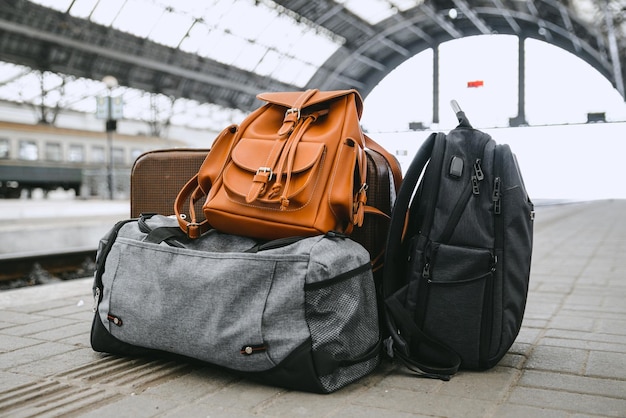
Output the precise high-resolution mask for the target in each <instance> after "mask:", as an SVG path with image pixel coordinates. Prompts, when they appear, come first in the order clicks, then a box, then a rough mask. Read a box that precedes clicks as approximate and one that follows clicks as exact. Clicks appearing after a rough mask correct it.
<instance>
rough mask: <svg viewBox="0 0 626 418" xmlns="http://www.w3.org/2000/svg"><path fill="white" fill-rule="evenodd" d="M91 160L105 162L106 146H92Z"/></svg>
mask: <svg viewBox="0 0 626 418" xmlns="http://www.w3.org/2000/svg"><path fill="white" fill-rule="evenodd" d="M91 161H92V162H94V163H103V162H105V161H106V158H105V154H104V147H92V148H91Z"/></svg>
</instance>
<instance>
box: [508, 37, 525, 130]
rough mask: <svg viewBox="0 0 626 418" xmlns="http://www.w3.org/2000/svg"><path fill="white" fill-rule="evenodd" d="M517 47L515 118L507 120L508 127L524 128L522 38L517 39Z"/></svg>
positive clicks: (523, 53)
mask: <svg viewBox="0 0 626 418" xmlns="http://www.w3.org/2000/svg"><path fill="white" fill-rule="evenodd" d="M517 39H518V47H517V116H516V117H514V118H509V126H524V125H528V122H526V47H525V42H524V41H525V40H526V38H525V37H523V36H519V37H518V38H517Z"/></svg>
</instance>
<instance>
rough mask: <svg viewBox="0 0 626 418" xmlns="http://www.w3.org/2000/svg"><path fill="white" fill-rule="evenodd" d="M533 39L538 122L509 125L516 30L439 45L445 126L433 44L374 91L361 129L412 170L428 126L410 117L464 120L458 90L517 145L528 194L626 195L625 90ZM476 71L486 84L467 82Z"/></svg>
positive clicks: (529, 54) (530, 56)
mask: <svg viewBox="0 0 626 418" xmlns="http://www.w3.org/2000/svg"><path fill="white" fill-rule="evenodd" d="M526 42H527V43H526V120H527V122H528V123H529V125H531V126H532V127H523V128H508V121H509V118H511V117H515V116H516V115H517V59H518V58H517V38H515V37H513V36H505V35H497V36H480V37H470V38H463V39H460V40H456V41H451V42H448V43H445V44H442V45H441V47H440V67H439V68H440V81H439V82H440V110H439V115H440V121H441V123H440V124H439V125H438V126H431V122H432V51H430V50H429V51H425V52H423V53H421V54H419V55H417V56H415V57H414V58H412V59H411V60H409V61H407V62H405V63H404V64H402V65H401V66H400V67H398V68H397V69H396V70H395V71H394V72H393V73H391V74H390V75H389V76H388V77H386V78H385V79H384V80H383V81H382V82H381V83H380V84H379V85H378V86H377V87H376V88H375V89H374V90H373V91H372V93H370V95H369V96H368V97H367V99H366V100H365V109H364V113H363V118H362V120H361V121H362V124H363V126H364V128H365V129H366V130H367V131H368V132H369V133H370V135H371V136H372V137H373V138H374V139H377V140H378V141H379V142H381V144H383V145H384V146H386V147H387V148H388V149H389V150H390V151H391V152H394V153H396V155H397V157H398V159H399V160H400V162H401V163H402V165H403V167H404V168H405V169H406V168H407V166H408V164H410V162H411V160H412V158H413V156H414V155H415V152H416V151H417V149H418V147H419V145H420V144H421V142H423V140H424V139H426V137H427V136H428V134H429V132H428V131H415V132H410V131H408V124H409V122H422V123H423V124H424V125H425V126H426V127H429V126H430V128H431V129H432V130H435V131H436V130H441V131H444V132H447V131H448V130H450V129H452V128H453V127H454V126H455V125H456V124H457V121H456V117H455V115H454V113H453V111H452V109H451V107H450V105H449V102H450V100H452V99H455V100H457V101H458V102H459V104H460V105H461V107H462V108H463V110H464V111H465V113H466V114H467V116H468V118H469V120H470V122H471V123H472V125H473V126H474V127H475V128H479V129H482V130H485V131H487V132H488V133H489V134H491V135H492V137H493V138H494V139H495V140H496V141H497V142H498V143H508V144H509V145H511V148H512V150H513V151H514V152H515V153H516V154H517V157H518V160H519V163H520V166H521V169H522V174H523V176H524V180H525V183H526V187H527V189H528V192H529V194H530V196H531V198H533V199H574V200H581V199H582V200H587V199H606V198H621V199H626V185H625V184H626V182H625V181H624V180H626V175H625V174H624V162H623V159H624V156H625V155H626V103H625V102H624V99H623V98H622V97H621V96H620V94H619V93H618V92H617V90H615V89H614V88H613V87H612V86H611V84H610V83H609V82H608V81H607V80H606V79H605V78H604V77H603V76H602V75H601V74H600V73H598V72H597V71H596V70H595V69H593V68H592V67H591V66H589V65H588V64H587V63H585V62H584V61H582V60H581V59H579V58H577V57H575V56H574V55H572V54H570V53H568V52H566V51H564V50H562V49H560V48H557V47H555V46H552V45H550V44H547V43H544V42H540V41H536V40H527V41H526ZM474 80H483V81H484V87H479V88H468V87H467V82H468V81H474ZM589 112H605V113H606V119H607V121H608V122H612V123H600V124H586V123H585V122H586V121H587V113H589ZM544 125H551V126H544ZM492 128H495V129H492Z"/></svg>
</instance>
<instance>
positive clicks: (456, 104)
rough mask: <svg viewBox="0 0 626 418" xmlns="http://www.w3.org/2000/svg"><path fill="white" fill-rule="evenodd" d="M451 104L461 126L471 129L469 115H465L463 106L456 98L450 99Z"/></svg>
mask: <svg viewBox="0 0 626 418" xmlns="http://www.w3.org/2000/svg"><path fill="white" fill-rule="evenodd" d="M450 106H451V107H452V111H454V114H455V115H456V118H457V119H458V120H459V127H462V128H470V129H471V128H472V124H471V123H470V122H469V119H467V116H465V112H463V109H461V106H459V102H457V101H456V100H450Z"/></svg>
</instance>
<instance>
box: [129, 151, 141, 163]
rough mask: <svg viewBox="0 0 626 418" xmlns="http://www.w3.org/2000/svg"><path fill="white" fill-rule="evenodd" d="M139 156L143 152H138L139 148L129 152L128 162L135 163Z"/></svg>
mask: <svg viewBox="0 0 626 418" xmlns="http://www.w3.org/2000/svg"><path fill="white" fill-rule="evenodd" d="M141 154H143V150H140V149H139V148H133V149H131V150H130V160H131V161H135V160H136V159H137V157H139V156H140V155H141Z"/></svg>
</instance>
